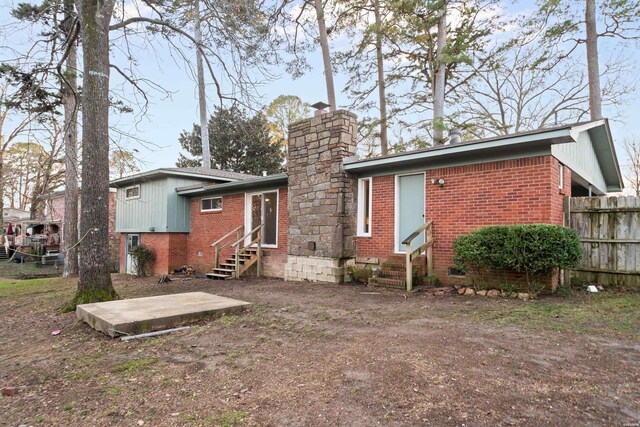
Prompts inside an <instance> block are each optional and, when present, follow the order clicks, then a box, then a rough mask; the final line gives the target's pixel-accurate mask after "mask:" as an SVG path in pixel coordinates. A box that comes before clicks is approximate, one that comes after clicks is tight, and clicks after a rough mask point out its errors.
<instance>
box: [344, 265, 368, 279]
mask: <svg viewBox="0 0 640 427" xmlns="http://www.w3.org/2000/svg"><path fill="white" fill-rule="evenodd" d="M349 274H351V280H352V281H354V282H356V283H368V281H369V278H370V277H371V275H372V272H371V269H370V268H367V267H358V266H357V265H354V266H352V267H349Z"/></svg>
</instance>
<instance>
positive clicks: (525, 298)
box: [518, 292, 531, 301]
mask: <svg viewBox="0 0 640 427" xmlns="http://www.w3.org/2000/svg"><path fill="white" fill-rule="evenodd" d="M529 298H531V296H530V295H529V294H528V293H526V292H520V293H518V299H520V300H522V301H529Z"/></svg>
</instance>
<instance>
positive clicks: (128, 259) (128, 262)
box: [124, 234, 140, 274]
mask: <svg viewBox="0 0 640 427" xmlns="http://www.w3.org/2000/svg"><path fill="white" fill-rule="evenodd" d="M138 245H140V235H139V234H127V247H126V250H127V253H126V255H125V266H124V268H125V272H126V273H127V274H136V271H135V267H134V265H133V257H132V256H131V249H133V248H135V247H136V246H138Z"/></svg>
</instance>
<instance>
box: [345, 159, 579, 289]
mask: <svg viewBox="0 0 640 427" xmlns="http://www.w3.org/2000/svg"><path fill="white" fill-rule="evenodd" d="M433 178H435V179H440V178H443V179H444V180H445V182H446V184H445V185H444V187H442V188H441V187H439V186H437V185H433V184H431V179H433ZM394 179H395V178H394V176H381V177H374V178H373V206H372V208H373V212H372V231H373V233H372V237H370V238H367V237H359V238H357V254H358V256H360V257H379V258H381V259H385V258H386V257H387V256H389V255H390V254H392V253H393V251H394V210H395V209H394V191H395V181H394ZM558 183H559V176H558V161H557V160H556V159H555V158H553V157H551V156H541V157H534V158H527V159H519V160H509V161H501V162H492V163H484V164H477V165H466V166H459V167H452V168H443V169H436V170H430V171H427V172H426V180H425V187H426V189H425V203H426V217H427V219H429V220H432V221H433V233H434V249H433V256H434V270H435V274H436V275H437V276H438V278H439V279H440V280H441V281H443V282H444V283H447V282H454V283H455V281H456V280H457V279H455V278H449V277H448V275H447V273H448V271H447V270H448V267H451V266H453V261H452V258H453V248H452V243H453V240H454V239H455V238H456V237H458V236H460V235H463V234H466V233H468V232H470V231H473V230H475V229H477V228H481V227H484V226H489V225H500V224H517V223H523V224H524V223H552V224H562V221H563V196H564V195H567V196H570V194H571V173H570V171H569V169H568V168H566V167H565V168H564V184H565V185H564V187H565V188H564V190H560V189H559V188H558Z"/></svg>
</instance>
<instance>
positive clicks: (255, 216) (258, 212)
mask: <svg viewBox="0 0 640 427" xmlns="http://www.w3.org/2000/svg"><path fill="white" fill-rule="evenodd" d="M247 206H248V208H247V210H246V212H245V227H246V229H247V232H248V231H249V230H253V229H254V228H256V227H257V226H258V225H260V224H262V246H264V247H273V248H275V247H277V246H278V191H267V192H264V193H256V194H249V195H248V196H247ZM257 237H258V235H257V233H253V235H251V236H250V237H248V238H247V240H246V241H245V245H248V244H249V243H251V242H252V241H254V240H255V239H256V238H257Z"/></svg>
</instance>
